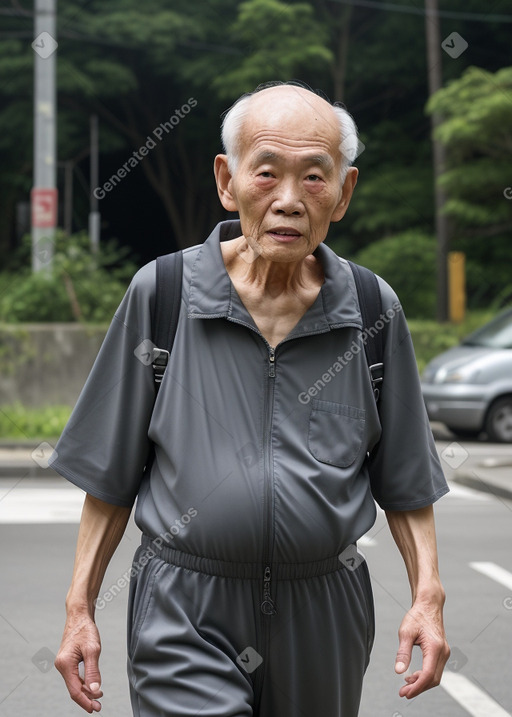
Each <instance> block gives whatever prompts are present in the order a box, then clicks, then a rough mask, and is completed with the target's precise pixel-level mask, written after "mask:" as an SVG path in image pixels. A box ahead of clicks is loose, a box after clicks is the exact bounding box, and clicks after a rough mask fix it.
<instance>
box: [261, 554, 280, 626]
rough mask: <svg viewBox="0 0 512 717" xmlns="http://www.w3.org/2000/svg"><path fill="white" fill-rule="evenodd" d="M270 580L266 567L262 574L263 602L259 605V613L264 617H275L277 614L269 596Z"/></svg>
mask: <svg viewBox="0 0 512 717" xmlns="http://www.w3.org/2000/svg"><path fill="white" fill-rule="evenodd" d="M271 578H272V575H271V572H270V566H269V565H267V566H266V567H265V571H264V573H263V602H262V603H261V612H262V613H263V614H264V615H275V614H276V612H277V610H276V607H275V605H274V601H273V600H272V597H271V595H270V580H271Z"/></svg>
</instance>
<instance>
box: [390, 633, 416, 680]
mask: <svg viewBox="0 0 512 717" xmlns="http://www.w3.org/2000/svg"><path fill="white" fill-rule="evenodd" d="M413 645H414V639H413V637H412V635H400V643H399V645H398V652H397V654H396V659H395V672H396V673H397V674H399V675H401V674H402V673H403V672H405V671H406V670H407V668H408V667H409V665H410V663H411V656H412V648H413Z"/></svg>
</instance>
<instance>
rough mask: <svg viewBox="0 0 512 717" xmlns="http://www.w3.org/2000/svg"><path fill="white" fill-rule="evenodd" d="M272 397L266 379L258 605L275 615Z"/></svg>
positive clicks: (272, 357)
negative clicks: (262, 538)
mask: <svg viewBox="0 0 512 717" xmlns="http://www.w3.org/2000/svg"><path fill="white" fill-rule="evenodd" d="M267 347H268V378H269V379H273V378H275V375H276V350H275V348H274V347H273V346H269V345H268V343H267ZM273 398H274V382H273V381H268V384H267V403H266V413H265V427H264V441H265V455H264V480H265V506H264V509H265V527H264V540H265V548H264V569H263V596H262V601H261V605H260V609H261V612H262V613H263V614H264V615H275V614H276V612H277V611H276V607H275V604H274V601H273V600H272V592H271V581H272V570H271V567H270V565H271V563H272V552H273V545H272V543H273V539H272V535H271V530H273V525H272V485H271V480H272V476H271V442H270V429H271V424H272V408H273V403H274V401H273Z"/></svg>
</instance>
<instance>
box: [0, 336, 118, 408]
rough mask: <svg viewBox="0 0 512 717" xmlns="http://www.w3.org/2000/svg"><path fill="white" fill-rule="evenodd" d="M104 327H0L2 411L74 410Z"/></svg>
mask: <svg viewBox="0 0 512 717" xmlns="http://www.w3.org/2000/svg"><path fill="white" fill-rule="evenodd" d="M106 330H107V326H85V325H81V324H57V323H55V324H53V323H52V324H0V406H2V405H5V404H10V403H14V402H16V401H19V402H21V403H22V404H23V405H25V406H32V407H36V406H45V405H54V404H64V405H69V406H73V405H74V404H75V402H76V400H77V398H78V395H79V393H80V390H81V388H82V386H83V384H84V382H85V379H86V378H87V375H88V373H89V371H90V369H91V367H92V364H93V362H94V359H95V357H96V354H97V353H98V350H99V348H100V346H101V342H102V341H103V338H104V336H105V333H106Z"/></svg>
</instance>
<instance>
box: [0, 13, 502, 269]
mask: <svg viewBox="0 0 512 717" xmlns="http://www.w3.org/2000/svg"><path fill="white" fill-rule="evenodd" d="M381 5H382V7H380V6H379V7H377V5H375V7H372V8H366V7H364V4H363V6H360V5H357V6H356V5H352V4H346V3H345V4H344V3H341V2H329V1H328V0H288V1H287V2H285V1H284V0H245V1H240V0H208V1H206V0H199V1H198V2H195V3H191V2H190V0H173V2H172V3H166V2H164V0H146V2H144V3H143V4H141V3H140V2H137V1H136V0H109V2H108V3H105V2H102V1H101V0H88V2H86V3H76V2H72V0H60V2H59V4H58V18H57V19H58V24H57V36H58V38H57V39H58V42H59V47H58V61H57V72H58V76H57V83H58V88H57V89H58V113H59V116H58V138H57V139H58V160H59V167H58V182H59V189H60V196H63V194H64V192H63V191H62V190H63V173H62V162H63V161H73V162H74V167H75V183H74V207H73V209H74V219H73V220H74V225H75V227H77V228H78V227H84V226H86V224H87V213H88V212H89V189H88V187H87V181H88V172H89V157H88V155H87V149H88V145H89V118H90V116H91V114H96V115H98V117H99V127H100V183H103V182H105V181H106V180H108V178H109V177H110V176H112V174H113V173H114V172H116V171H117V170H118V169H119V167H120V166H122V165H123V163H125V162H126V161H127V159H128V158H129V157H131V156H132V152H133V151H137V150H138V149H139V148H140V147H141V146H142V145H143V144H144V143H145V142H146V139H147V137H148V136H153V138H154V135H152V133H153V131H154V129H155V128H157V127H159V125H160V124H161V123H163V122H165V121H168V120H169V118H170V117H171V116H172V115H173V114H174V113H175V111H176V110H177V109H179V108H180V107H182V106H183V105H184V104H185V103H187V101H188V99H189V98H191V97H193V98H195V100H196V101H197V104H196V105H195V107H194V108H193V111H191V112H190V113H189V114H187V115H186V117H185V118H184V119H183V120H182V121H181V122H180V123H179V125H177V126H175V127H174V129H173V130H172V132H169V133H165V134H164V135H163V137H162V140H161V141H160V140H159V141H158V142H157V143H156V146H155V147H154V148H152V149H151V151H150V152H149V153H148V155H147V156H146V157H145V158H144V159H143V161H140V162H139V163H138V165H137V167H135V168H133V169H132V171H131V172H130V177H129V178H127V179H126V180H123V182H122V183H121V184H120V186H119V187H116V189H115V191H113V192H111V193H109V194H108V196H107V197H105V198H104V199H103V200H101V204H100V211H101V215H102V233H103V232H104V233H105V234H106V235H107V236H123V237H126V241H127V242H129V243H130V244H131V245H132V246H134V247H136V248H137V250H138V251H139V252H140V253H141V255H143V257H144V260H146V259H147V260H149V259H151V258H153V257H154V256H155V255H156V254H157V253H161V251H160V247H161V245H162V244H163V243H165V244H166V246H167V245H169V244H170V246H169V250H170V249H171V248H173V245H174V244H178V245H180V246H185V245H190V244H194V243H197V242H200V241H203V240H204V238H205V236H207V234H208V233H209V231H210V230H211V228H212V226H213V225H214V224H215V223H216V222H217V221H219V220H221V219H223V218H225V213H224V211H223V210H222V208H221V206H220V204H219V201H218V197H217V195H216V192H215V187H214V183H213V178H212V171H211V165H212V159H213V156H214V155H215V154H216V153H217V152H218V151H219V150H220V142H219V125H220V122H221V116H222V112H223V111H224V110H225V109H226V107H227V106H228V105H229V104H230V103H231V102H232V101H233V100H234V98H235V97H236V96H237V95H238V94H239V93H241V92H246V91H250V90H252V89H254V87H255V86H256V85H257V84H259V83H261V82H266V81H269V80H275V79H282V80H290V79H300V80H303V81H305V82H308V83H309V84H310V85H311V86H312V87H315V88H318V89H319V91H321V92H323V93H325V94H326V95H327V96H329V97H331V99H333V100H337V101H342V102H345V103H346V105H347V107H348V109H349V110H350V111H351V112H352V113H353V114H354V116H355V119H356V121H357V124H358V126H359V128H360V131H361V134H362V138H363V142H364V143H365V144H366V150H365V152H364V153H363V154H362V155H361V156H360V157H359V158H358V162H357V164H358V166H359V167H360V169H361V179H360V183H359V187H358V189H357V191H356V193H355V195H354V198H353V201H352V206H351V208H350V211H349V213H348V215H347V217H346V218H344V219H343V222H342V224H341V226H340V227H338V226H337V227H334V230H333V234H334V235H335V236H336V237H338V236H340V232H342V233H343V236H344V237H345V238H346V239H347V243H348V245H349V246H350V248H351V250H352V251H355V250H356V247H363V246H366V245H367V244H369V243H371V242H372V241H378V240H380V239H381V238H383V237H386V236H389V235H392V234H396V233H397V232H401V231H404V230H406V229H417V230H420V231H422V232H425V233H429V232H432V231H433V223H434V222H433V218H434V213H433V202H432V172H431V166H432V160H431V146H430V123H429V120H428V118H426V117H425V115H424V112H423V108H424V105H425V101H426V98H427V95H428V83H427V77H428V64H427V60H426V51H425V17H424V16H422V14H421V12H418V13H417V14H412V13H410V12H408V8H407V7H406V5H407V3H405V4H404V3H401V4H397V3H391V4H386V3H383V4H381ZM401 5H403V6H404V7H403V11H402V8H401ZM483 5H484V4H483V2H482V0H451V3H450V11H452V12H453V13H455V15H457V14H459V15H460V16H459V17H458V20H457V31H458V32H459V33H460V34H461V35H462V36H463V37H464V38H465V39H466V41H467V42H468V43H469V49H468V51H467V52H465V53H463V54H462V55H461V56H460V57H459V58H457V59H456V60H453V59H451V58H450V57H449V56H448V55H446V54H445V53H443V67H442V69H443V76H444V79H445V80H447V79H449V78H457V77H459V75H460V73H461V72H462V71H463V70H464V68H465V67H466V66H467V65H468V64H469V63H470V62H472V63H476V64H479V65H481V66H482V67H484V68H486V71H488V72H496V70H498V69H499V68H500V67H501V66H503V65H504V64H505V63H507V62H509V57H510V52H509V48H510V37H509V31H510V25H509V24H507V23H496V22H493V21H492V18H490V19H489V20H486V18H485V12H487V11H488V8H484V7H483ZM474 12H476V13H480V15H484V17H481V18H480V19H479V21H478V22H474V21H471V20H467V21H466V19H465V16H466V15H467V13H469V14H471V13H474ZM33 20H34V18H33V13H32V9H31V8H30V9H28V6H27V9H24V8H23V7H22V6H21V4H20V3H14V4H12V8H9V9H7V10H6V11H5V12H3V11H2V33H3V37H2V40H3V41H2V43H0V151H2V162H1V164H0V262H1V263H2V266H3V261H4V260H5V257H6V256H7V255H8V253H9V252H10V250H11V247H12V246H13V245H14V244H15V243H17V242H18V241H19V239H18V236H17V235H16V236H15V230H14V227H15V226H16V217H15V209H16V205H17V203H18V202H20V201H26V200H27V199H28V194H29V191H30V188H31V184H32V153H33V142H32V129H33V127H32V117H33V107H32V96H31V95H32V83H33V60H34V52H33V50H32V48H31V46H30V43H31V40H32V39H33ZM452 30H453V19H446V20H445V19H442V27H441V33H442V37H446V36H447V35H448V34H449V33H450V32H451V31H452ZM500 81H501V80H500ZM487 99H489V100H491V101H490V104H489V108H488V109H485V110H483V111H484V113H485V112H487V113H492V112H494V111H495V110H496V111H497V109H496V108H493V102H494V100H492V98H491V97H489V98H487ZM487 99H486V101H485V102H484V103H483V104H482V103H480V106H481V107H484V106H486V104H487ZM454 105H457V102H455V103H454ZM491 111H492V112H491ZM460 117H461V118H463V117H464V112H461V114H460ZM477 119H478V118H477ZM485 121H486V120H485ZM508 126H510V122H508ZM475 160H476V158H475ZM471 161H473V160H471ZM449 169H450V168H449ZM471 171H472V170H471V168H470V170H469V171H468V173H467V174H464V175H463V176H459V179H462V180H463V181H464V180H467V181H468V182H469V180H470V179H471V176H470V175H471ZM481 171H482V172H483V173H485V174H487V173H488V171H489V170H488V169H487V167H485V166H484V164H482V165H481ZM490 171H491V172H492V169H491V170H490ZM475 177H476V178H477V179H478V173H476V174H475ZM491 179H492V180H495V184H500V182H501V181H502V179H501V178H500V179H499V180H498V178H497V174H496V172H494V175H493V176H492V177H491ZM447 181H448V180H447ZM453 182H455V183H456V179H454V180H453ZM491 184H492V183H491ZM495 184H493V185H492V186H495ZM509 184H510V181H509V180H508V179H507V182H506V183H505V184H503V186H502V187H501V191H502V190H503V188H504V187H506V186H508V185H509ZM461 186H462V183H461ZM487 186H488V189H489V193H485V188H484V187H483V182H482V183H481V185H480V187H478V182H472V183H471V186H468V187H467V190H466V191H467V194H466V195H465V196H464V197H462V198H461V197H459V196H458V195H455V194H452V193H451V192H450V202H451V204H450V211H451V212H452V215H453V216H454V217H458V216H459V215H460V216H462V215H464V216H465V217H468V218H470V217H472V218H471V219H470V221H471V224H472V228H475V227H476V228H479V227H480V226H481V227H482V229H484V230H486V231H487V230H488V228H489V227H488V225H487V224H486V216H487V214H486V209H487V208H488V206H489V207H492V210H493V211H494V209H497V210H498V211H502V212H507V211H509V209H510V205H511V203H508V207H503V206H500V204H499V202H495V194H493V192H494V189H492V187H491V185H490V184H488V185H487ZM472 192H473V193H475V192H476V194H477V195H478V202H475V201H467V196H469V195H470V194H471V193H472ZM474 196H475V195H474V194H473V199H474ZM460 201H462V204H460ZM493 202H494V206H492V205H493ZM495 217H498V215H497V214H495ZM457 221H458V219H457ZM507 221H508V220H507ZM477 222H479V225H478V227H477V226H476V223H477ZM148 227H150V229H151V230H150V231H147V229H148ZM468 228H469V227H468ZM459 235H460V232H457V236H459ZM478 236H481V235H478ZM455 248H459V247H458V246H457V247H455ZM478 261H480V258H479V259H478ZM494 264H495V265H496V266H497V264H498V261H497V260H496V261H495V262H494ZM502 265H503V264H502Z"/></svg>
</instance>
